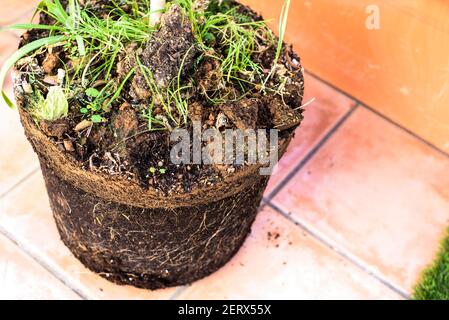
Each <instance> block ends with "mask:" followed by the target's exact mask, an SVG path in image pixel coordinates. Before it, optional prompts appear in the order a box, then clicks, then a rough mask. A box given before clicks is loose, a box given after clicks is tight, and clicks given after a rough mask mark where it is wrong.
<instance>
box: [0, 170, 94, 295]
mask: <svg viewBox="0 0 449 320" xmlns="http://www.w3.org/2000/svg"><path fill="white" fill-rule="evenodd" d="M37 172H39V167H36V168H35V169H33V170H32V171H31V172H29V173H28V174H27V175H26V176H25V177H23V178H22V179H20V180H19V181H18V182H16V183H15V184H14V185H13V186H12V187H10V188H9V189H8V190H7V191H5V192H4V193H3V194H1V195H0V200H1V199H3V198H4V197H6V196H7V195H8V194H9V193H11V192H13V191H14V190H15V189H17V188H18V187H20V186H21V185H23V184H24V183H25V182H26V181H27V180H29V179H30V178H31V177H32V176H33V175H35V174H36V173H37ZM0 234H2V235H3V236H5V237H6V238H7V239H9V240H10V241H11V242H13V243H14V244H15V245H16V246H17V247H18V248H19V249H20V250H21V252H23V253H25V254H26V255H27V256H29V257H30V258H31V259H33V260H34V261H35V262H37V263H38V264H39V265H40V266H41V267H43V268H44V269H45V270H47V271H48V272H49V273H50V274H51V275H52V276H53V277H55V278H56V279H58V280H59V281H60V282H62V283H63V284H64V285H65V286H67V287H68V288H69V289H70V290H72V291H73V292H75V293H76V294H77V295H78V296H79V297H80V298H82V299H84V300H88V299H89V298H88V295H87V294H84V293H83V292H82V290H80V289H77V288H76V287H75V286H72V285H71V284H70V283H69V281H67V280H65V277H64V276H63V275H61V274H60V272H58V271H57V270H55V269H54V268H52V267H51V266H50V264H48V263H47V262H45V261H44V260H43V259H41V258H39V257H38V255H37V254H36V253H34V252H33V251H32V250H30V249H28V245H26V244H24V243H22V242H21V241H20V240H19V239H18V238H17V237H15V236H14V235H13V234H12V233H10V232H9V231H8V230H6V229H5V228H4V227H3V226H2V225H0Z"/></svg>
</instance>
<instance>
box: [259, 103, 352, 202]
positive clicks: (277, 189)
mask: <svg viewBox="0 0 449 320" xmlns="http://www.w3.org/2000/svg"><path fill="white" fill-rule="evenodd" d="M358 107H359V104H358V103H356V104H355V105H354V106H353V107H351V109H349V110H348V111H347V112H346V113H345V114H344V115H343V116H342V117H341V118H340V119H339V120H338V121H337V123H336V124H335V125H334V126H333V127H332V128H331V129H330V130H329V131H328V132H327V133H326V135H325V136H324V137H323V138H322V139H321V140H319V141H318V143H316V144H315V146H314V147H313V148H312V149H311V150H310V151H309V152H308V153H307V154H306V155H305V157H304V158H303V159H301V161H300V162H299V163H298V164H297V165H296V166H295V167H294V168H293V169H292V170H290V172H289V173H288V174H287V176H286V177H285V178H284V179H282V180H281V182H279V184H278V185H277V186H276V187H275V188H274V189H273V191H271V192H270V193H269V194H268V196H267V197H266V199H267V200H268V201H271V200H272V199H273V198H274V197H275V196H276V195H277V194H278V193H279V192H280V191H281V190H282V189H283V188H284V187H285V186H286V185H287V184H288V183H289V182H290V180H291V179H292V178H293V177H294V176H295V175H296V174H297V173H298V172H299V171H300V170H301V169H302V168H303V167H304V166H305V165H306V164H307V163H308V162H309V161H310V160H311V159H312V158H313V157H314V156H315V154H316V153H317V152H318V151H319V150H320V149H321V147H323V146H324V145H325V144H326V142H327V141H328V140H329V139H330V138H331V137H332V136H333V134H334V133H336V132H337V131H338V129H340V127H341V126H342V125H343V124H344V123H345V122H346V120H348V119H349V118H350V117H351V115H352V114H353V113H354V112H355V111H356V110H357V109H358Z"/></svg>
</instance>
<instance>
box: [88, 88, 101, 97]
mask: <svg viewBox="0 0 449 320" xmlns="http://www.w3.org/2000/svg"><path fill="white" fill-rule="evenodd" d="M86 95H87V96H88V97H91V98H97V97H99V96H100V91H98V90H97V89H95V88H89V89H87V90H86Z"/></svg>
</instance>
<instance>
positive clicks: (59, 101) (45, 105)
mask: <svg viewBox="0 0 449 320" xmlns="http://www.w3.org/2000/svg"><path fill="white" fill-rule="evenodd" d="M68 112H69V102H68V101H67V98H66V96H65V93H64V90H63V89H62V88H61V87H59V86H54V87H50V89H49V90H48V94H47V98H45V100H44V101H41V102H40V103H39V104H38V105H37V106H36V107H35V110H34V114H35V115H36V116H37V117H38V118H39V119H43V120H47V121H55V120H58V119H61V118H63V117H66V116H67V114H68Z"/></svg>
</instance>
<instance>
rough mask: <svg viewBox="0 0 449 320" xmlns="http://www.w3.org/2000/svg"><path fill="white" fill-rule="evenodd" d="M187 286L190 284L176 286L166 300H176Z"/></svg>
mask: <svg viewBox="0 0 449 320" xmlns="http://www.w3.org/2000/svg"><path fill="white" fill-rule="evenodd" d="M189 286H190V285H185V286H180V287H178V288H176V291H175V292H174V293H173V294H172V295H171V297H170V298H169V299H168V300H177V299H178V297H179V296H180V295H181V294H182V293H183V292H184V291H186V290H187V288H188V287H189Z"/></svg>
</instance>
